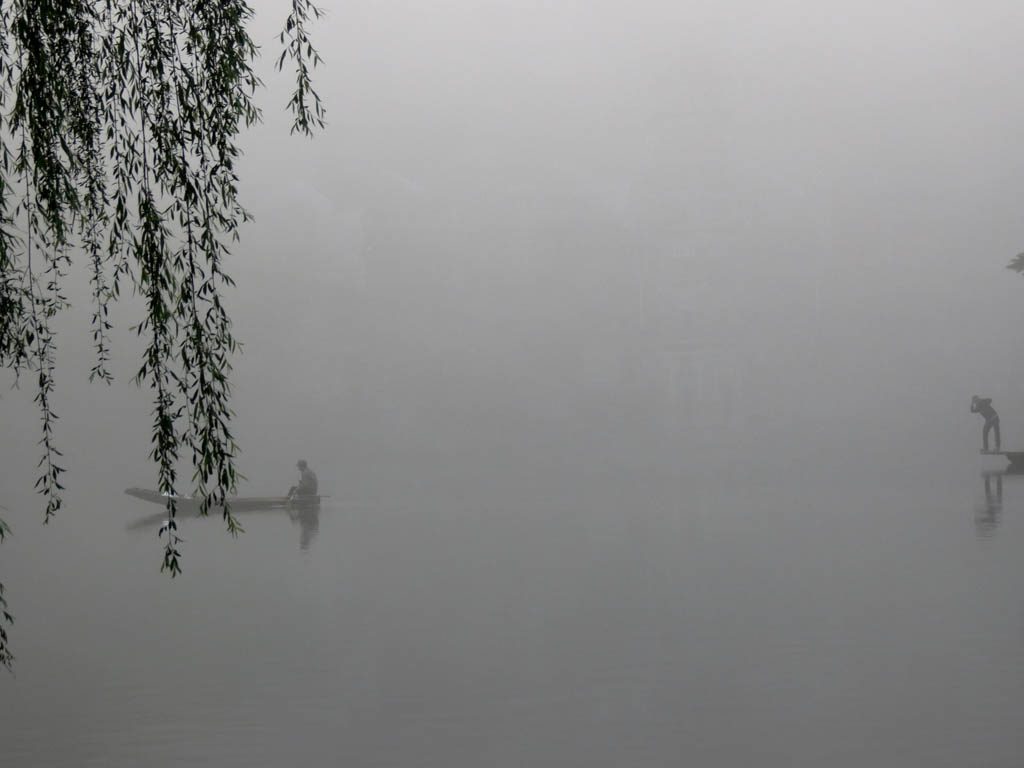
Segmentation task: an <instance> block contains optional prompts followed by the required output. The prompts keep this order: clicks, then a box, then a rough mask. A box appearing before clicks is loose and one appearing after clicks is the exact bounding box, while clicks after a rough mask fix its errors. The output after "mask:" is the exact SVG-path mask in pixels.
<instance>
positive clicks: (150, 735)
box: [0, 0, 1024, 768]
mask: <svg viewBox="0 0 1024 768" xmlns="http://www.w3.org/2000/svg"><path fill="white" fill-rule="evenodd" d="M255 5H256V7H257V9H258V15H257V18H256V21H255V24H254V26H253V33H254V36H255V37H256V38H257V40H258V41H259V42H260V43H261V44H262V45H263V47H264V50H265V56H264V57H263V60H262V61H261V62H260V75H261V76H262V77H263V78H264V80H265V81H266V82H267V84H268V88H267V90H266V91H264V92H263V93H262V95H261V103H262V105H263V107H264V115H265V123H264V124H263V125H261V126H260V127H258V128H257V129H255V130H253V131H252V132H251V133H250V134H249V135H248V136H247V137H246V138H245V142H244V144H245V149H246V155H245V158H244V161H243V163H242V168H241V174H242V179H243V198H244V201H245V203H246V205H247V206H248V207H249V209H250V210H251V212H252V213H253V214H254V215H255V221H254V222H252V223H250V224H248V225H247V226H246V227H245V229H244V231H243V240H242V242H241V243H240V244H239V245H237V246H236V247H235V255H234V256H233V257H232V260H231V263H230V267H229V271H230V273H231V274H232V276H233V277H234V278H235V280H236V282H237V283H238V288H237V290H236V291H234V292H233V293H232V294H231V295H230V297H229V303H230V307H231V312H232V316H233V318H234V320H235V323H236V331H237V335H238V336H239V337H240V338H241V340H242V341H243V342H244V344H245V349H244V353H243V354H242V355H241V356H240V357H239V358H238V359H237V360H236V361H235V365H236V368H235V374H234V381H235V385H236V394H235V399H234V407H235V410H236V414H237V416H236V422H235V425H236V430H237V434H238V437H239V439H240V441H241V444H242V448H243V454H242V456H241V459H240V468H241V470H242V472H243V473H244V474H245V475H246V477H247V478H248V479H247V482H246V483H245V484H244V485H243V487H242V488H241V489H240V492H241V493H242V494H244V495H259V494H279V493H283V491H284V490H286V489H287V487H288V486H289V485H290V484H291V483H293V482H294V480H295V477H294V471H293V465H294V463H295V459H297V458H299V457H303V458H306V459H308V460H309V462H310V464H311V465H312V466H313V467H314V469H315V470H316V471H317V473H318V474H319V476H320V481H321V490H322V492H324V493H327V494H330V495H331V500H330V503H329V504H327V505H326V506H325V507H324V508H323V510H322V512H321V517H320V520H319V528H318V529H317V530H316V531H314V532H313V533H312V535H310V532H309V531H304V532H300V530H299V526H298V525H296V523H295V522H293V521H291V520H289V519H288V518H287V517H285V516H283V515H278V516H276V517H275V516H272V515H263V516H256V517H252V518H249V519H247V520H243V523H244V524H245V525H246V527H247V529H248V530H247V533H246V534H245V535H244V536H243V537H242V538H241V539H240V540H239V541H232V540H231V539H230V538H229V537H228V536H227V535H226V534H223V533H221V532H220V531H219V530H218V523H217V522H215V521H186V522H185V523H184V525H183V536H184V538H185V540H186V541H185V543H184V545H183V549H184V568H185V574H184V576H183V578H181V579H178V580H176V581H175V582H170V581H169V580H168V579H166V577H163V576H161V575H159V574H157V573H156V569H157V566H158V564H159V560H160V548H159V541H158V540H157V538H156V533H155V530H154V529H146V530H145V531H136V530H126V529H125V524H126V523H130V522H131V521H132V520H135V519H137V518H141V517H142V516H144V515H146V514H149V513H152V512H154V511H156V508H155V507H149V506H147V505H145V504H144V503H142V502H138V501H135V500H132V499H129V498H127V497H125V496H124V495H123V494H122V491H123V489H124V488H125V487H127V486H132V485H138V486H148V487H153V486H155V482H156V481H155V475H156V473H155V470H154V469H153V467H151V466H150V464H149V463H148V462H147V460H146V453H147V452H148V449H149V426H150V414H149V410H150V406H149V401H150V395H149V393H148V392H146V391H140V390H138V389H136V388H135V387H134V386H132V385H131V384H130V382H129V380H130V378H131V375H132V374H133V373H134V370H135V368H136V367H137V365H138V359H139V357H138V355H139V350H140V347H139V344H138V341H137V340H136V339H135V338H134V336H133V334H132V333H131V332H129V331H128V326H130V325H131V324H132V323H133V322H135V321H136V319H137V315H134V314H133V312H134V311H135V310H137V309H138V307H137V306H136V305H133V303H132V302H131V301H130V300H129V301H127V302H126V303H125V304H123V305H121V306H120V307H119V308H118V309H117V311H116V317H115V320H116V321H117V322H118V323H119V324H120V326H119V327H120V330H119V333H118V336H117V337H116V339H117V346H118V349H117V350H116V353H115V359H114V370H115V372H116V374H117V375H118V380H117V381H116V382H115V384H114V385H113V386H111V387H109V388H106V387H102V386H97V385H93V386H89V385H88V384H87V383H86V377H87V373H88V369H89V361H90V350H89V347H88V344H89V336H88V333H87V323H88V317H89V315H88V309H87V307H88V304H87V301H85V299H87V296H88V293H87V291H86V289H85V286H84V280H85V275H84V272H83V274H82V275H80V276H78V279H79V280H80V281H81V282H80V284H78V285H75V286H72V287H71V290H72V293H73V294H75V295H76V296H81V297H82V299H83V301H82V302H81V306H80V307H78V308H77V309H76V310H75V312H76V314H73V316H70V317H68V318H65V319H63V320H62V324H61V326H60V336H59V343H60V344H61V345H62V346H61V352H60V357H59V364H60V377H59V382H58V392H57V399H56V406H55V407H56V409H57V411H58V413H59V414H60V416H61V419H60V421H59V422H58V430H59V432H58V438H59V441H60V444H61V445H62V446H63V448H64V450H65V452H66V454H67V462H66V463H67V466H68V468H69V473H68V476H67V483H68V486H69V489H68V493H67V500H66V506H67V509H66V510H65V511H64V512H63V514H62V515H61V517H60V519H58V520H57V521H56V522H55V523H54V524H53V525H51V526H49V527H47V528H45V529H43V528H42V527H41V526H39V525H38V522H39V521H40V520H41V517H42V508H43V504H42V502H41V501H40V500H39V498H38V497H35V496H33V492H32V485H33V482H34V479H35V474H34V473H35V462H36V460H37V458H38V457H37V448H36V441H37V439H38V436H37V430H38V427H37V421H38V416H37V414H36V412H35V410H34V406H33V404H32V402H31V398H32V394H33V393H32V390H31V387H30V384H31V382H30V381H26V382H25V387H24V388H23V389H22V390H15V391H10V392H9V391H7V390H6V389H5V390H4V391H3V393H2V396H0V435H2V436H0V490H2V498H0V504H3V505H4V506H5V507H6V508H7V510H8V511H4V512H3V516H4V517H5V518H6V519H7V520H8V521H9V522H10V523H11V524H12V525H13V527H14V528H15V534H16V535H15V537H14V538H13V539H12V540H10V541H9V542H6V543H5V544H4V545H3V547H2V550H0V552H2V558H0V580H2V581H3V582H4V583H5V584H6V585H7V587H8V590H9V597H10V601H11V607H12V610H13V612H14V613H15V614H16V616H17V618H18V623H17V625H16V626H15V628H14V632H13V641H14V643H15V651H16V653H17V655H18V667H17V676H16V677H14V678H10V679H7V680H0V745H5V746H2V747H0V749H5V750H10V749H13V750H14V751H13V756H14V759H15V763H14V764H16V765H60V766H64V765H69V766H70V765H76V766H78V765H138V764H148V765H182V764H189V765H211V766H225V765H238V766H242V765H245V766H252V765H268V766H271V765H282V764H293V765H325V764H346V765H367V766H369V765H379V766H398V765H402V766H405V765H408V766H453V765H455V766H518V765H534V766H536V765H544V766H547V765H551V766H555V765H558V766H564V765H579V766H584V765H586V766H595V765H599V766H603V765H607V766H626V765H629V766H674V765H683V764H692V765H701V766H742V765H759V766H793V765H833V766H850V767H851V768H852V767H853V766H863V765H883V766H913V765H928V766H929V767H930V768H932V767H934V766H947V765H948V766H950V767H951V768H952V767H953V766H956V767H957V768H960V767H961V766H964V765H986V766H994V767H995V766H998V767H999V768H1002V767H1003V766H1006V767H1007V768H1009V766H1015V765H1017V764H1018V762H1017V761H1018V760H1019V749H1018V746H1019V745H1018V736H1017V732H1018V729H1019V723H1020V718H1021V715H1022V714H1024V694H1022V693H1021V691H1024V685H1022V683H1024V672H1022V670H1024V611H1022V608H1024V603H1022V599H1021V597H1020V595H1019V594H1018V591H1017V590H1016V589H1015V585H1019V584H1020V583H1021V577H1022V576H1024V565H1022V564H1021V562H1022V561H1021V558H1020V556H1019V553H1020V551H1021V546H1022V545H1024V480H1022V479H1020V478H1014V477H1007V478H1000V483H1002V485H1001V486H1000V487H1002V488H1003V495H1002V497H1001V498H997V497H996V492H995V490H994V488H995V479H994V477H991V478H990V484H989V493H988V495H987V497H986V495H985V491H984V489H985V485H984V482H983V476H982V472H983V471H995V470H999V469H1001V468H1002V464H1001V462H1000V461H999V460H998V459H995V458H989V457H985V458H983V457H979V456H978V455H977V449H978V448H979V444H980V435H979V432H980V428H981V420H980V419H979V418H978V417H977V416H976V415H972V414H970V413H969V412H968V406H969V401H970V398H971V395H972V394H980V395H983V396H990V397H993V398H994V404H995V406H996V408H997V409H998V411H999V413H1000V415H1001V416H1002V428H1003V442H1004V444H1005V445H1008V446H1009V447H1014V446H1018V447H1020V449H1021V450H1024V355H1021V354H1020V351H1021V349H1022V345H1024V342H1022V340H1021V339H1020V333H1019V328H1020V327H1021V314H1022V309H1021V308H1022V307H1024V302H1022V298H1024V281H1022V279H1021V278H1020V277H1018V276H1017V275H1015V274H1012V273H1010V272H1009V271H1007V270H1005V269H1004V266H1005V264H1006V263H1008V262H1009V260H1010V259H1011V258H1012V257H1013V255H1014V254H1016V253H1017V252H1018V251H1021V250H1024V227H1022V226H1021V221H1022V219H1021V211H1022V210H1024V199H1022V197H1021V195H1020V189H1021V182H1022V178H1024V150H1022V148H1021V141H1020V134H1021V131H1020V127H1021V125H1022V122H1024V89H1022V88H1021V87H1020V85H1019V74H1020V72H1021V69H1022V64H1024V54H1022V53H1021V52H1022V51H1024V6H1022V5H1021V4H1020V3H1019V2H979V3H972V4H969V5H968V4H964V3H954V2H934V1H933V2H927V3H926V2H908V1H889V2H878V1H875V0H872V2H863V3H858V4H853V3H839V2H834V1H831V2H809V0H789V1H781V0H780V1H778V2H773V3H768V4H766V3H754V2H737V1H735V0H729V1H727V2H706V3H668V2H662V3H658V2H651V1H650V0H638V1H636V2H631V3H613V2H608V1H606V0H591V1H590V2H586V3H583V2H548V3H531V2H527V1H526V0H520V1H518V2H469V0H466V1H465V2H430V3H423V2H409V1H406V2H390V3H380V2H368V1H353V2H343V3H336V4H331V7H330V8H329V16H328V17H327V18H325V19H323V20H321V22H319V23H318V24H317V26H316V27H315V29H314V33H315V41H316V42H317V44H318V46H319V48H320V51H321V53H322V55H323V57H324V59H325V60H326V65H325V67H323V68H321V69H319V70H318V71H317V81H316V87H317V89H318V90H319V91H320V93H321V95H322V96H323V97H324V99H325V101H326V102H327V106H328V109H329V114H328V119H329V123H330V125H329V127H328V129H327V130H326V131H325V132H324V133H323V134H321V135H320V136H318V137H317V138H316V139H315V140H313V141H308V140H305V139H300V138H297V137H290V138H289V137H288V135H287V130H288V116H287V114H286V113H285V111H284V109H283V107H284V104H285V103H286V101H287V98H288V94H289V92H290V88H291V86H290V83H289V78H288V76H287V74H277V73H274V72H273V69H272V62H273V61H274V60H275V58H276V56H275V52H276V51H277V50H278V48H277V43H276V37H275V34H276V31H277V30H278V28H279V25H280V23H281V22H282V21H283V19H284V17H285V11H286V9H285V8H284V6H283V5H282V4H281V3H279V2H271V1H270V0H262V2H258V3H256V4H255ZM7 381H9V379H4V380H3V382H4V383H7ZM1004 480H1005V483H1003V481H1004ZM300 533H304V534H305V535H306V538H305V539H302V538H300ZM302 547H305V548H302ZM12 744H13V747H12V746H9V745H12Z"/></svg>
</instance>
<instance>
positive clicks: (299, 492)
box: [288, 438, 998, 499]
mask: <svg viewBox="0 0 1024 768" xmlns="http://www.w3.org/2000/svg"><path fill="white" fill-rule="evenodd" d="M996 439H997V440H998V438H996ZM295 466H296V467H298V469H299V484H298V485H293V486H292V487H291V488H289V489H288V498H289V499H292V498H295V497H296V496H316V494H317V490H318V488H317V485H318V483H317V481H316V472H314V471H313V470H312V469H310V468H309V465H308V464H306V460H305V459H299V462H298V464H296V465H295Z"/></svg>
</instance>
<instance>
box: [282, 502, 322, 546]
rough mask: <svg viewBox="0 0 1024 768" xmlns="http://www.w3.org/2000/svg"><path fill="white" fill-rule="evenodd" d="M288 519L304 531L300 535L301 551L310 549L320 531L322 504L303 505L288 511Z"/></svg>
mask: <svg viewBox="0 0 1024 768" xmlns="http://www.w3.org/2000/svg"><path fill="white" fill-rule="evenodd" d="M288 517H290V518H291V519H292V520H293V521H294V522H297V523H298V524H299V526H300V528H301V529H302V530H301V532H300V534H299V549H303V550H306V549H309V545H310V544H312V543H313V539H315V538H316V534H317V532H318V531H319V530H320V504H319V503H317V504H303V505H301V506H299V507H296V508H294V509H289V510H288Z"/></svg>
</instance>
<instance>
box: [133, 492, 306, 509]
mask: <svg viewBox="0 0 1024 768" xmlns="http://www.w3.org/2000/svg"><path fill="white" fill-rule="evenodd" d="M124 492H125V493H127V494H128V495H129V496H133V497H134V498H136V499H142V500H143V501H148V502H150V503H151V504H160V505H162V506H167V502H168V501H170V500H171V499H173V500H174V506H175V509H176V510H177V511H180V512H186V513H188V512H194V513H195V514H198V513H199V509H200V506H201V503H202V499H198V498H193V497H191V496H168V495H166V494H163V493H161V492H160V491H154V490H151V489H149V488H126V489H125V491H124ZM228 504H229V506H230V507H231V511H232V512H245V511H249V510H257V509H293V508H295V507H307V506H316V505H319V504H320V497H319V496H294V497H292V498H288V497H287V496H234V497H229V498H228ZM222 508H223V507H222V506H221V505H213V506H211V509H218V510H219V509H222Z"/></svg>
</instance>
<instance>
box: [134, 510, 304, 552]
mask: <svg viewBox="0 0 1024 768" xmlns="http://www.w3.org/2000/svg"><path fill="white" fill-rule="evenodd" d="M233 511H234V512H235V514H236V515H237V516H239V517H250V516H252V515H257V514H259V515H266V514H271V515H279V514H281V513H282V512H285V513H287V515H288V518H289V519H290V520H291V521H292V522H295V523H298V525H299V527H300V529H301V530H300V533H299V548H300V549H303V550H307V549H309V547H310V545H311V544H312V543H313V539H315V538H316V535H317V533H318V532H319V530H320V502H319V501H315V502H292V503H289V504H288V505H287V506H284V505H282V506H279V507H276V508H273V509H240V510H233ZM218 514H219V512H218V511H216V510H215V511H213V512H211V513H210V516H211V517H214V516H217V515H218ZM175 517H176V519H178V520H179V521H180V520H188V519H195V518H198V517H200V514H199V511H198V509H197V508H195V507H184V508H180V509H178V510H177V511H176V512H175ZM166 520H167V510H166V509H163V510H161V511H159V512H155V513H153V514H151V515H146V516H145V517H140V518H139V519H138V520H132V521H131V522H130V523H128V524H127V525H125V530H129V531H139V530H150V529H158V528H159V527H160V526H161V525H163V523H164V522H165V521H166Z"/></svg>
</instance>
